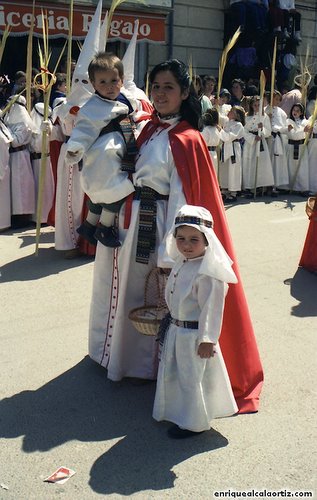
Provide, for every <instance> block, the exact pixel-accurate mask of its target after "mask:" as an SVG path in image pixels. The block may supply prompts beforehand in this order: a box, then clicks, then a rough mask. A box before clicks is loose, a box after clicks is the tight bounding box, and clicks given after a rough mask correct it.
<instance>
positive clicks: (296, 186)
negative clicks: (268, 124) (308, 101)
mask: <svg viewBox="0 0 317 500" xmlns="http://www.w3.org/2000/svg"><path fill="white" fill-rule="evenodd" d="M304 112H305V110H304V106H303V105H302V104H301V103H300V102H298V103H297V104H294V105H293V106H292V108H291V111H290V117H289V119H288V120H287V125H288V132H287V136H288V147H287V163H288V173H289V188H290V189H291V190H292V191H295V192H297V193H299V194H303V195H304V196H307V193H308V191H309V166H308V151H307V148H306V146H305V145H304V142H305V139H306V134H307V133H308V132H309V129H310V127H309V122H308V120H307V119H306V118H305V115H304Z"/></svg>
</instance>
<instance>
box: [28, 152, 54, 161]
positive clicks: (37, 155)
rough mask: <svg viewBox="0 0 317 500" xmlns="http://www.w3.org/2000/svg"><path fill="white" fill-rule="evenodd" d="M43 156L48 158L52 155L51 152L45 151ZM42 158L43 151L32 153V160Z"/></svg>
mask: <svg viewBox="0 0 317 500" xmlns="http://www.w3.org/2000/svg"><path fill="white" fill-rule="evenodd" d="M43 156H45V157H46V158H47V157H48V156H50V154H49V153H45V154H44V155H43ZM41 158H42V153H31V160H40V159H41Z"/></svg>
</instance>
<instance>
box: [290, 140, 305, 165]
mask: <svg viewBox="0 0 317 500" xmlns="http://www.w3.org/2000/svg"><path fill="white" fill-rule="evenodd" d="M304 142H305V139H299V140H298V141H294V140H293V139H288V144H291V145H292V146H294V152H293V159H294V160H298V158H299V146H300V145H301V144H304Z"/></svg>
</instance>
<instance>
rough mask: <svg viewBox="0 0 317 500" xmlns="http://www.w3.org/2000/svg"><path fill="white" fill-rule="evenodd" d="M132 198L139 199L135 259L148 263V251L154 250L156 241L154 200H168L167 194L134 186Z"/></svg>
mask: <svg viewBox="0 0 317 500" xmlns="http://www.w3.org/2000/svg"><path fill="white" fill-rule="evenodd" d="M134 199H136V200H140V212H139V230H138V241H137V248H136V258H135V260H136V262H140V263H141V264H148V262H149V258H150V253H153V252H154V250H155V243H156V202H157V200H168V195H164V194H160V193H157V192H156V191H154V189H152V188H150V187H148V186H143V187H136V188H135V193H134Z"/></svg>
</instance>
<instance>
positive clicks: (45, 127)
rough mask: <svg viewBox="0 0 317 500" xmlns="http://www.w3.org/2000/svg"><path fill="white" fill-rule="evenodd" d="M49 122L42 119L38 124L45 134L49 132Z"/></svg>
mask: <svg viewBox="0 0 317 500" xmlns="http://www.w3.org/2000/svg"><path fill="white" fill-rule="evenodd" d="M51 127H52V125H51V122H50V121H49V120H43V121H42V123H41V126H40V129H41V131H42V132H46V133H47V134H50V133H51Z"/></svg>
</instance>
